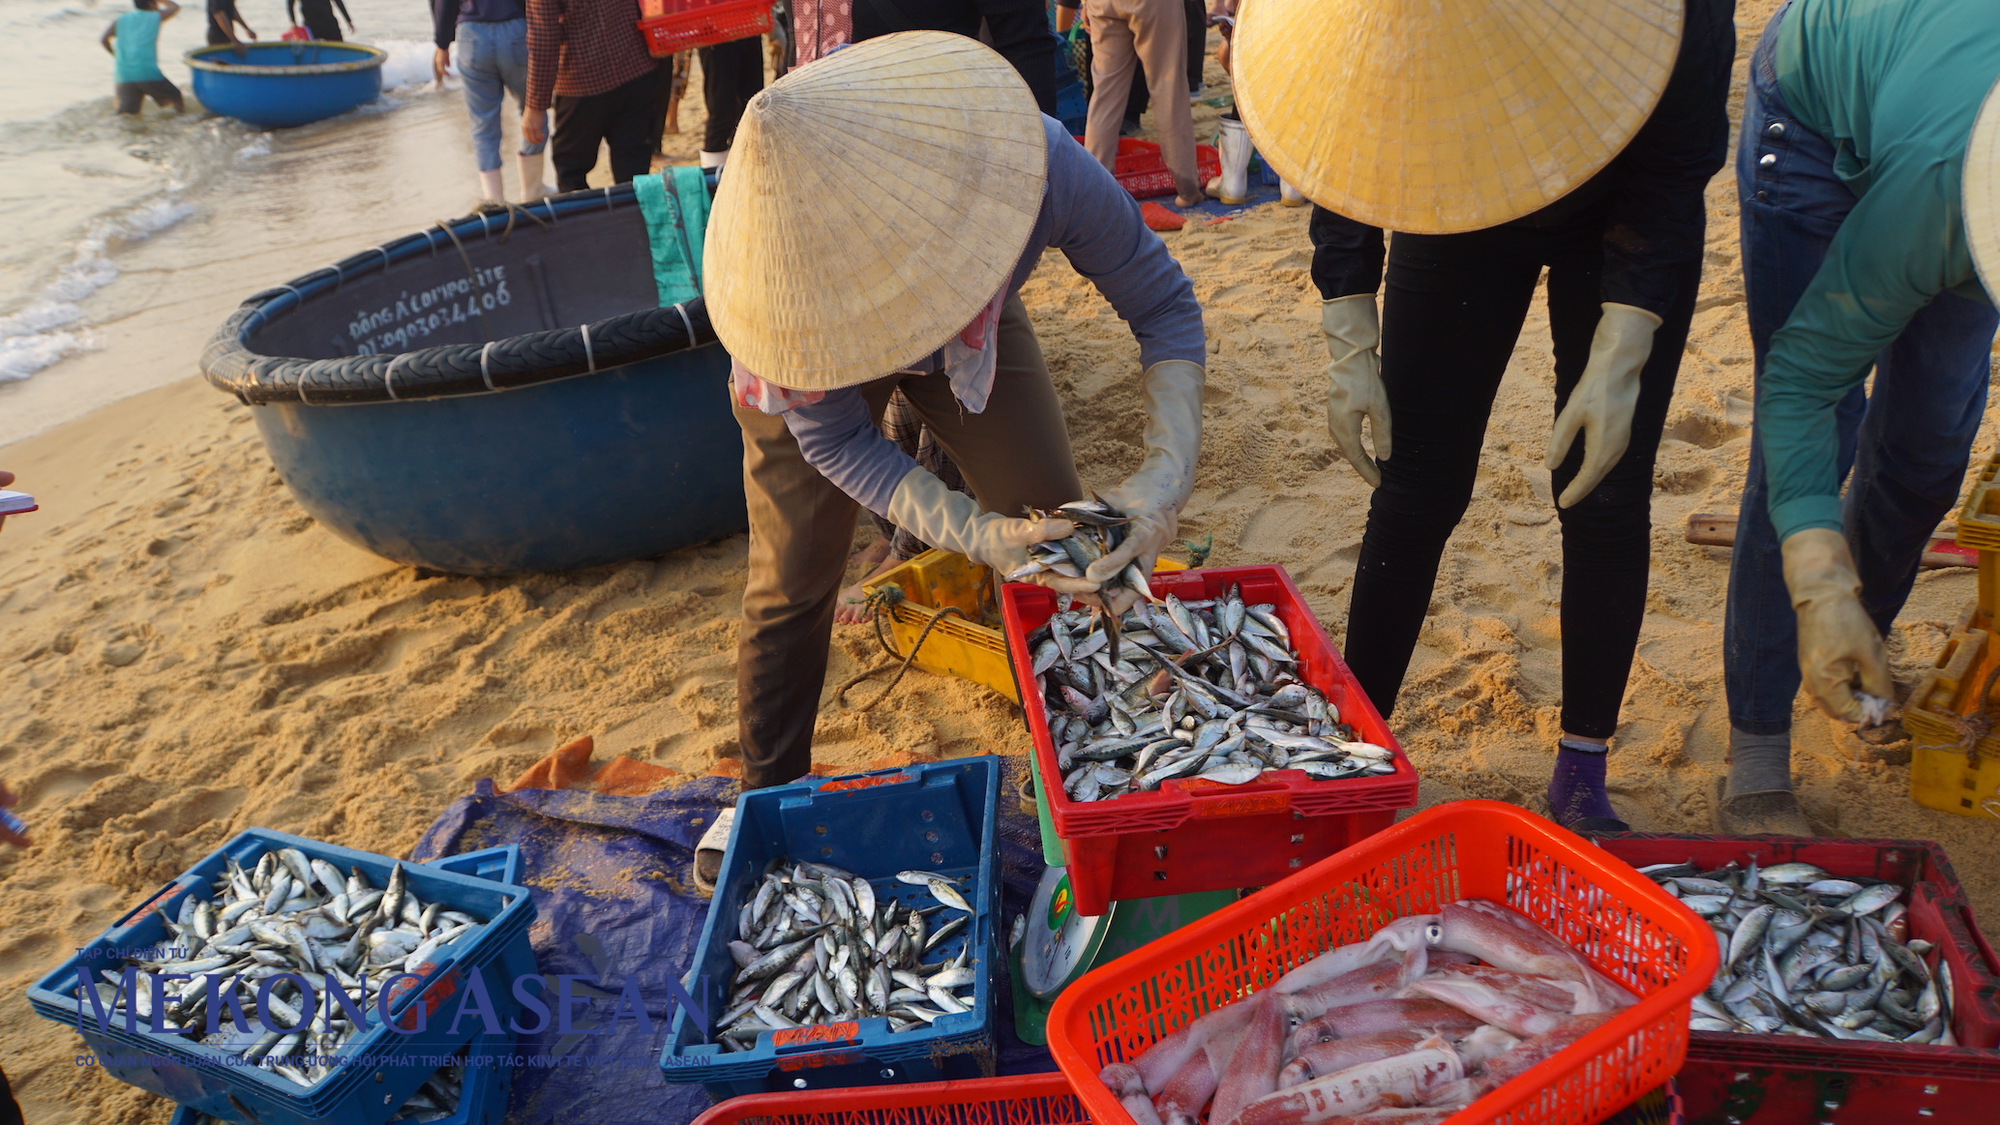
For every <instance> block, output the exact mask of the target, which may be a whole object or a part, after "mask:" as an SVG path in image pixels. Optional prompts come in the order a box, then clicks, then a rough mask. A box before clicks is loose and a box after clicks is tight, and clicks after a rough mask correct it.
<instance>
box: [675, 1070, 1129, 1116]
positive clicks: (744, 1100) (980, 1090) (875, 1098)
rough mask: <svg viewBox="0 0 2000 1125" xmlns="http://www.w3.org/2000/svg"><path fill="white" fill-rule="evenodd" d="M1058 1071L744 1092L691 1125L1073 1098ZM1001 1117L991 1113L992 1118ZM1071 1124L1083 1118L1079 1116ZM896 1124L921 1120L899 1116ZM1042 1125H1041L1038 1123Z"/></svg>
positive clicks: (715, 1106) (715, 1107)
mask: <svg viewBox="0 0 2000 1125" xmlns="http://www.w3.org/2000/svg"><path fill="white" fill-rule="evenodd" d="M1075 1096H1076V1091H1075V1090H1073V1089H1071V1087H1070V1084H1069V1079H1068V1078H1067V1077H1065V1076H1064V1075H1063V1073H1062V1072H1061V1071H1048V1072H1046V1073H1042V1074H1021V1075H1010V1076H1007V1077H1003V1078H962V1079H958V1080H956V1081H951V1082H912V1083H909V1084H907V1085H902V1086H856V1087H850V1088H848V1089H844V1090H840V1089H835V1090H808V1091H803V1092H799V1093H778V1094H745V1095H743V1096H742V1097H736V1098H730V1099H728V1100H727V1101H723V1102H719V1103H717V1104H715V1105H713V1106H710V1107H709V1108H708V1109H707V1110H706V1111H704V1112H703V1113H702V1115H701V1116H700V1117H697V1118H695V1119H694V1122H693V1125H737V1123H738V1122H745V1121H755V1120H762V1121H770V1120H772V1119H774V1118H777V1119H782V1118H788V1117H811V1118H813V1119H814V1120H815V1121H818V1122H822V1123H827V1122H829V1121H840V1120H849V1121H853V1122H856V1123H860V1122H865V1121H869V1120H872V1118H870V1117H868V1116H865V1115H868V1114H870V1113H871V1112H872V1111H880V1110H895V1111H907V1110H922V1109H929V1108H943V1107H946V1106H954V1105H973V1104H1005V1103H1009V1102H1024V1101H1029V1100H1031V1099H1034V1098H1051V1097H1075ZM1003 1117H1004V1115H1001V1114H996V1115H995V1120H1000V1119H1003ZM1078 1117H1079V1119H1080V1120H1079V1121H1078V1122H1077V1123H1076V1125H1085V1123H1086V1122H1087V1121H1088V1120H1089V1119H1088V1118H1087V1117H1084V1116H1083V1115H1081V1114H1079V1115H1078ZM898 1120H903V1121H921V1120H923V1119H922V1118H914V1119H913V1118H910V1117H908V1116H904V1115H901V1114H899V1116H898ZM1044 1125H1047V1123H1044Z"/></svg>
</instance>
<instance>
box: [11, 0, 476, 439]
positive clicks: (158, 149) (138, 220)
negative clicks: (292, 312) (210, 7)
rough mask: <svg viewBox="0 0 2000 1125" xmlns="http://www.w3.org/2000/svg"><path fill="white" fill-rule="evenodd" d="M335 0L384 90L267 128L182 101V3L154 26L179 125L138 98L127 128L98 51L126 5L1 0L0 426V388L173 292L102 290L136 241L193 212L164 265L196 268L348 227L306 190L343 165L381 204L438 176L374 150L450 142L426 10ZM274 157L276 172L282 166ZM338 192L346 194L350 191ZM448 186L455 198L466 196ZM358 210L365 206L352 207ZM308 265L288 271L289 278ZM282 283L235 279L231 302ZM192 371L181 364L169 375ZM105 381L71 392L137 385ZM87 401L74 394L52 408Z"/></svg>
mask: <svg viewBox="0 0 2000 1125" xmlns="http://www.w3.org/2000/svg"><path fill="white" fill-rule="evenodd" d="M346 4H347V9H348V11H349V12H350V13H352V14H353V16H354V21H355V26H356V30H355V31H354V32H352V33H350V34H351V35H352V38H353V40H354V41H355V42H358V43H366V44H368V45H371V46H374V47H378V48H380V49H382V50H384V51H386V52H388V54H389V60H388V62H387V63H386V64H385V66H384V68H383V75H382V85H383V90H384V97H383V98H382V99H381V100H380V101H377V102H374V103H371V104H369V105H367V106H363V107H362V108H360V109H358V110H355V111H353V112H350V113H347V114H344V115H342V116H340V117H338V118H334V119H331V120H328V121H324V122H319V123H316V124H314V125H308V126H304V127H302V128H298V129H288V130H279V131H275V132H263V131H260V130H258V129H256V128H254V127H251V126H247V125H244V124H243V123H241V122H239V121H236V120H234V119H232V118H222V117H215V116H212V115H210V114H208V113H206V112H204V111H203V110H202V109H201V108H200V106H199V105H197V104H196V103H195V101H194V97H193V88H192V76H191V73H190V71H189V68H188V66H187V64H186V62H184V61H183V59H182V55H183V53H184V52H186V51H187V50H189V49H191V48H194V47H199V46H202V45H204V43H205V35H204V28H203V24H202V21H203V20H204V19H205V18H206V13H205V5H204V4H203V3H202V0H188V2H187V3H186V4H185V5H184V7H183V10H182V11H181V13H180V14H179V15H178V16H176V17H175V18H174V19H172V20H170V21H168V22H167V23H166V24H165V25H164V26H163V27H162V28H161V30H160V39H159V59H160V69H161V70H162V71H163V72H164V73H165V74H166V76H167V77H168V78H169V79H170V80H172V81H173V82H174V83H175V84H176V85H178V86H179V87H180V88H181V90H182V92H183V94H185V95H186V96H187V99H188V112H187V113H186V114H183V115H179V116H176V115H174V114H173V113H171V112H168V111H166V110H163V109H161V108H159V107H157V106H155V105H153V104H152V102H151V101H150V100H148V101H147V102H146V103H145V108H144V110H143V112H142V113H141V114H140V115H139V116H138V117H137V118H133V117H120V116H118V115H117V114H115V113H114V112H113V107H112V90H111V88H112V60H111V56H109V55H108V54H106V53H105V52H104V50H103V48H101V47H100V46H99V45H98V42H97V40H98V37H99V36H100V35H102V34H103V32H104V28H105V27H106V25H108V24H109V23H110V22H111V21H112V20H113V19H114V18H116V17H117V16H118V15H120V14H122V13H124V12H127V11H130V10H131V4H130V0H6V2H5V3H4V4H0V420H4V415H5V414H6V413H7V412H8V406H9V402H8V400H9V395H8V392H9V391H10V390H12V391H15V392H17V393H18V392H20V391H24V390H25V389H26V388H25V387H20V386H15V387H10V386H8V384H10V383H11V384H19V383H21V382H23V381H27V380H31V379H43V380H47V379H57V378H60V377H61V374H62V368H61V366H60V365H59V361H61V360H63V359H64V358H66V357H70V356H75V355H78V354H80V353H87V352H89V351H90V350H92V349H94V348H97V347H101V346H102V345H103V342H104V340H105V339H106V335H107V333H108V332H114V331H115V329H113V328H112V325H113V324H115V322H117V321H118V320H119V319H120V318H121V317H124V316H128V315H130V314H131V313H132V312H133V309H134V306H135V304H138V303H143V302H144V301H146V300H158V299H160V298H162V297H170V296H171V295H172V292H173V289H174V286H173V285H172V284H171V283H170V282H165V283H163V284H161V285H159V286H157V287H155V290H154V292H152V293H151V294H147V295H141V294H137V293H135V294H130V295H127V297H126V298H125V299H123V300H118V299H115V297H114V295H113V294H110V293H107V287H110V286H113V284H114V283H115V282H117V281H118V279H119V278H120V277H121V275H123V274H125V273H126V272H127V270H128V268H129V262H130V260H131V259H132V256H133V254H134V252H135V249H136V248H138V247H140V246H142V245H144V244H146V243H148V242H149V241H152V240H156V239H160V238H161V237H162V236H163V235H167V234H169V233H170V232H174V231H177V230H184V229H186V228H187V227H188V226H189V224H191V223H200V221H201V220H202V219H203V218H207V219H209V220H210V221H209V222H207V223H206V224H203V228H204V229H203V233H202V234H201V235H199V236H190V237H188V238H186V239H185V240H184V242H185V245H180V246H177V247H176V251H177V256H178V257H180V258H183V259H186V260H194V261H198V260H202V259H213V258H216V257H220V256H224V255H228V254H230V253H232V252H233V251H236V250H238V249H239V248H240V249H243V250H254V249H256V248H258V247H269V246H271V245H272V244H273V243H272V240H273V238H274V237H277V234H276V232H280V231H282V230H283V229H284V228H285V227H287V226H294V227H295V226H298V225H301V224H304V225H310V224H312V223H313V222H314V220H315V218H316V217H317V218H319V219H322V220H325V221H344V222H347V223H348V224H349V225H350V226H352V225H354V224H353V214H354V213H355V212H354V209H353V208H351V207H349V206H345V205H344V204H346V203H348V202H349V201H348V200H347V199H342V200H339V201H336V202H338V203H341V204H343V205H342V206H330V205H329V201H328V199H327V198H326V197H325V196H324V195H323V194H322V193H321V192H319V191H316V190H314V189H315V188H324V187H326V186H327V185H330V184H332V183H334V182H336V181H337V180H339V178H340V177H339V173H340V172H341V171H342V170H343V169H345V168H348V167H351V166H353V165H354V163H355V160H356V159H357V158H358V159H360V160H362V162H363V163H367V162H368V161H369V160H371V159H372V160H377V163H375V164H372V165H369V179H370V181H371V183H372V184H373V185H374V186H376V187H377V188H378V189H379V190H380V191H381V192H383V193H384V194H385V196H388V197H393V196H394V194H395V192H396V190H397V189H396V186H395V180H396V177H397V176H398V175H407V176H413V177H425V176H434V175H441V174H447V170H446V169H444V168H441V167H439V166H438V165H439V162H438V161H435V160H434V161H432V162H431V163H430V164H429V165H426V164H425V163H423V162H421V159H419V162H417V163H414V164H411V163H406V164H405V165H404V166H403V167H402V168H400V169H399V168H395V167H384V166H382V165H380V163H379V155H380V154H381V153H382V152H383V151H384V150H385V149H389V150H394V149H395V148H397V147H399V146H396V145H394V144H393V143H392V138H393V136H394V134H396V133H397V132H398V131H400V130H407V129H409V128H410V127H412V126H413V125H420V124H421V123H423V122H429V123H431V124H432V125H433V126H436V127H439V128H443V127H445V126H447V125H448V126H450V127H451V128H450V132H449V135H450V136H451V137H453V138H457V137H461V136H462V135H463V134H464V133H465V127H464V123H463V122H464V113H465V111H464V106H463V101H462V96H461V95H460V94H459V92H458V86H457V82H456V80H455V79H452V80H450V81H449V82H448V83H447V86H446V88H445V89H444V90H437V89H435V88H434V87H433V86H432V84H431V63H430V60H431V52H432V47H431V42H430V40H431V28H430V16H429V12H428V7H429V5H428V4H427V3H425V2H424V0H346ZM238 7H239V10H240V11H241V12H242V13H243V15H244V17H245V18H246V19H248V20H249V21H250V25H251V26H252V27H253V28H255V29H256V30H257V32H258V33H259V35H260V36H261V37H262V38H264V39H276V38H277V37H278V36H279V35H280V34H282V33H283V32H284V31H285V29H286V27H287V21H286V19H285V9H284V3H283V0H240V2H239V5H238ZM508 116H509V123H508V131H509V133H510V135H511V133H512V131H513V128H514V126H513V122H512V114H511V113H509V115H508ZM400 147H404V148H409V147H423V146H400ZM430 147H432V148H435V147H436V146H430ZM449 147H451V148H452V149H454V151H452V152H450V153H448V154H447V155H448V156H450V157H453V158H456V159H455V161H454V162H453V163H451V165H450V166H449V168H448V174H450V175H452V176H454V177H456V180H455V181H454V182H458V181H463V182H464V183H463V186H464V187H467V188H469V187H470V184H471V176H472V170H471V169H470V167H466V168H459V167H457V164H458V163H464V156H463V151H462V150H463V148H464V146H463V143H462V142H461V143H460V144H458V145H453V146H449ZM288 164H289V166H290V169H289V174H280V173H281V172H282V171H283V170H284V166H286V165H288ZM315 173H324V175H317V174H315ZM367 186H368V185H363V187H362V190H363V192H364V194H365V192H366V190H367ZM353 190H354V189H353V187H352V186H349V187H348V188H347V191H348V194H349V195H350V196H351V195H352V193H353ZM461 194H464V195H465V196H466V200H467V201H468V202H470V200H471V198H472V196H471V194H470V192H469V191H467V192H462V193H461ZM363 202H364V203H365V200H364V201H363ZM360 213H363V214H365V213H367V212H366V208H365V206H364V207H361V208H360ZM453 213H457V211H456V210H454V211H453ZM434 217H436V216H429V215H426V216H425V218H424V222H428V220H429V219H430V218H434ZM416 225H417V226H421V225H423V222H419V223H417V224H416ZM359 248H360V247H352V248H348V249H349V250H351V249H359ZM337 256H339V255H338V254H329V255H327V257H328V259H329V260H331V258H332V257H337ZM322 264H324V263H323V262H320V261H317V260H314V261H310V262H302V263H300V264H299V268H298V269H296V270H293V271H292V272H293V273H294V274H296V273H303V272H305V270H306V269H308V268H310V267H312V266H317V265H322ZM282 280H285V278H284V277H260V278H245V279H244V282H243V289H242V294H243V295H246V296H247V295H248V294H249V293H251V292H254V291H255V290H256V289H260V288H263V287H265V286H267V285H270V284H274V283H276V282H279V281H282ZM209 327H211V328H212V326H209ZM52 366H54V370H50V369H51V367H52ZM191 373H192V368H191V367H187V368H176V370H175V373H174V374H175V377H181V376H185V375H187V374H191ZM149 381H150V380H149ZM114 384H115V381H114ZM114 384H105V383H103V381H99V382H98V383H96V384H92V385H91V388H90V389H89V390H88V391H87V392H84V391H81V390H80V391H79V393H86V394H87V395H89V396H92V397H100V398H101V397H105V396H106V395H109V396H112V397H116V396H117V395H118V394H119V393H129V392H130V391H132V390H135V389H139V388H138V387H137V386H136V385H134V386H120V385H114ZM89 405H93V404H92V403H88V402H77V403H74V404H73V407H74V409H71V410H65V411H63V413H76V412H79V411H80V409H82V408H87V407H88V406H89ZM44 413H46V411H44ZM8 431H13V432H8ZM13 436H19V431H18V430H16V429H15V428H14V427H11V426H6V425H0V441H5V440H7V439H8V438H9V437H13Z"/></svg>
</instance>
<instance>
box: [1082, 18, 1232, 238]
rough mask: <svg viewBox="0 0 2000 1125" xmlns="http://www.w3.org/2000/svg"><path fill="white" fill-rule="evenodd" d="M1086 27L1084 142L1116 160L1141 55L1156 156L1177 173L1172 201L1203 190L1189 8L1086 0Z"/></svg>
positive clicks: (1191, 199)
mask: <svg viewBox="0 0 2000 1125" xmlns="http://www.w3.org/2000/svg"><path fill="white" fill-rule="evenodd" d="M1084 21H1085V24H1086V26H1087V27H1088V28H1089V30H1090V74H1091V85H1090V113H1089V116H1088V117H1087V118H1086V124H1085V126H1084V146H1085V147H1086V148H1088V149H1090V154H1091V155H1092V156H1095V157H1096V158H1097V159H1098V161H1099V162H1100V163H1102V164H1103V165H1104V167H1105V168H1106V169H1107V170H1110V169H1114V168H1115V166H1116V164H1117V161H1118V138H1119V134H1120V131H1121V126H1122V125H1123V123H1124V120H1125V108H1126V99H1127V96H1128V95H1129V94H1130V93H1131V89H1132V73H1133V71H1134V70H1135V69H1136V68H1137V67H1138V65H1139V64H1140V62H1141V61H1142V60H1143V62H1144V64H1145V69H1146V85H1147V89H1148V90H1149V91H1150V92H1151V94H1152V108H1153V130H1154V133H1155V134H1156V135H1157V136H1158V138H1159V145H1160V160H1161V162H1162V163H1164V164H1165V165H1166V168H1167V172H1168V173H1169V174H1171V175H1172V176H1173V178H1174V194H1175V199H1174V202H1175V203H1176V204H1178V205H1179V206H1182V207H1192V206H1194V205H1195V204H1197V203H1200V202H1201V201H1202V199H1203V198H1204V197H1203V195H1202V186H1201V183H1200V181H1198V180H1196V179H1195V166H1194V114H1193V113H1192V112H1191V111H1190V109H1189V106H1188V103H1189V98H1188V69H1187V63H1188V50H1187V36H1188V28H1187V9H1186V6H1185V4H1184V2H1183V0H1085V5H1084Z"/></svg>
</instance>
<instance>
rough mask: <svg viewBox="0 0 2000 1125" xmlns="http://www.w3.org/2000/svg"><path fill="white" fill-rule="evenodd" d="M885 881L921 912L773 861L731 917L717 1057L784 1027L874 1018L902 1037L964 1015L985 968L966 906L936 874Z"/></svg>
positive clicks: (825, 873) (860, 886)
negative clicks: (732, 973)
mask: <svg viewBox="0 0 2000 1125" xmlns="http://www.w3.org/2000/svg"><path fill="white" fill-rule="evenodd" d="M896 881H897V883H900V884H902V885H903V886H904V887H909V888H912V890H911V891H909V892H907V893H909V894H911V895H912V896H916V895H918V894H921V895H922V896H924V897H927V898H928V899H929V900H930V904H929V905H926V906H917V905H912V904H911V903H909V902H902V901H898V900H897V899H896V898H895V897H893V896H895V895H897V894H900V893H906V892H903V891H902V890H901V889H900V888H898V887H893V886H892V887H877V886H875V885H874V884H873V883H870V882H869V881H868V880H866V879H863V878H861V877H859V876H857V875H853V874H851V873H849V872H846V871H842V870H841V869H840V868H838V867H829V866H827V865H826V864H823V863H792V864H787V863H784V862H782V861H780V860H775V859H774V860H772V861H771V864H770V866H769V867H767V868H766V869H765V872H764V878H763V881H762V882H761V883H759V884H758V886H757V890H756V893H755V894H753V895H751V896H750V897H749V898H748V899H747V900H746V901H745V902H744V903H743V905H742V907H741V908H739V909H738V910H737V915H736V938H737V940H735V941H732V942H730V943H729V953H730V956H731V957H733V958H734V959H735V962H736V977H735V979H734V980H733V981H732V982H731V988H730V993H729V1007H728V1010H727V1011H725V1012H724V1013H723V1014H722V1018H720V1019H719V1020H717V1021H716V1028H717V1031H718V1035H717V1042H719V1043H721V1044H722V1048H723V1050H725V1051H747V1050H749V1049H750V1048H752V1047H754V1046H756V1044H757V1037H758V1036H759V1035H761V1034H763V1033H764V1032H766V1031H776V1030H782V1029H785V1028H793V1027H810V1026H813V1025H816V1024H826V1023H838V1022H842V1021H846V1020H858V1019H867V1018H870V1017H877V1016H885V1017H887V1018H888V1020H889V1030H890V1031H892V1032H905V1031H913V1030H916V1029H918V1028H922V1027H928V1026H930V1025H931V1024H932V1023H935V1022H936V1021H937V1020H938V1018H939V1017H940V1016H946V1015H953V1014H956V1013H959V1012H969V1011H971V1010H972V1008H973V1001H974V995H975V994H974V984H975V982H977V981H978V980H979V977H980V975H981V974H983V973H985V972H986V971H987V966H986V965H985V963H984V961H985V958H983V957H980V956H978V955H977V954H976V953H975V951H974V949H973V943H972V940H971V932H972V917H973V909H972V904H971V903H969V902H967V901H966V900H965V896H964V894H963V893H961V892H960V891H959V887H958V882H957V881H956V880H954V879H952V878H951V877H950V876H947V875H940V874H937V873H936V872H932V871H902V872H898V873H897V875H896ZM953 945H956V946H957V947H958V949H957V953H956V954H953V953H951V952H950V949H951V947H952V946H953Z"/></svg>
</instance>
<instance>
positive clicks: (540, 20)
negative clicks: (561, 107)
mask: <svg viewBox="0 0 2000 1125" xmlns="http://www.w3.org/2000/svg"><path fill="white" fill-rule="evenodd" d="M658 65H659V60H658V59H655V58H654V57H653V56H652V55H651V54H649V53H648V52H647V50H646V37H645V36H643V35H641V34H639V0H528V110H529V112H531V113H532V112H539V111H541V110H544V109H547V108H549V103H550V99H551V95H560V96H562V97H566V98H581V97H587V96H589V95H591V94H602V93H607V92H609V91H611V90H616V89H617V88H618V87H620V86H623V85H624V84H625V83H627V82H630V81H632V80H633V79H634V78H637V77H639V76H640V75H642V74H650V73H652V71H653V70H654V68H656V67H657V66H658Z"/></svg>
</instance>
